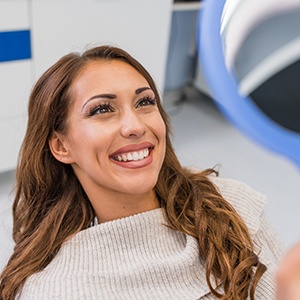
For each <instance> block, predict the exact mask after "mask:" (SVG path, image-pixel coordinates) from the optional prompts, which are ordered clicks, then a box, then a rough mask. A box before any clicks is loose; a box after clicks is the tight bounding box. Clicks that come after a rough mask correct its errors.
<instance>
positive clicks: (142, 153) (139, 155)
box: [135, 151, 144, 159]
mask: <svg viewBox="0 0 300 300" xmlns="http://www.w3.org/2000/svg"><path fill="white" fill-rule="evenodd" d="M135 153H136V152H135ZM136 154H137V153H136ZM137 157H138V158H137V159H143V158H144V151H140V153H139V154H137Z"/></svg>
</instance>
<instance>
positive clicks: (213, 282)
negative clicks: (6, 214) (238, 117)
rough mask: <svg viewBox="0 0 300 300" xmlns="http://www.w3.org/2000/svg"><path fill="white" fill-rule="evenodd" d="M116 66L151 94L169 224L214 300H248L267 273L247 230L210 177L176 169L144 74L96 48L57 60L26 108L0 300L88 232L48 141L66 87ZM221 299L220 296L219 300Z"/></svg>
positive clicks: (78, 193)
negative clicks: (97, 69)
mask: <svg viewBox="0 0 300 300" xmlns="http://www.w3.org/2000/svg"><path fill="white" fill-rule="evenodd" d="M95 60H122V61H124V62H126V63H128V64H130V65H131V66H133V67H134V68H135V69H136V70H137V71H138V72H140V74H142V75H143V76H144V78H145V79H146V80H147V81H148V83H149V85H150V87H151V88H152V90H153V91H154V93H155V95H156V99H157V103H158V108H159V111H160V113H161V116H162V118H163V120H164V122H165V125H166V129H167V134H166V155H165V159H164V162H163V165H162V168H161V171H160V174H159V179H158V182H157V184H156V186H155V192H156V195H157V197H158V199H159V201H160V204H161V206H162V207H163V208H164V211H165V216H166V219H167V221H168V224H169V226H170V227H171V228H173V229H174V230H179V231H181V232H184V233H186V234H189V235H191V236H193V237H195V238H196V239H197V240H198V241H199V250H200V253H199V255H200V256H201V257H202V258H203V259H204V260H205V262H206V279H207V284H208V286H209V288H210V290H211V292H212V294H213V295H215V296H216V297H217V298H219V299H223V300H225V299H228V300H229V299H236V300H237V299H247V297H248V296H250V298H251V299H254V293H255V288H256V286H257V283H258V281H259V279H260V278H261V276H262V274H263V273H264V271H265V270H266V267H265V266H264V265H263V264H262V263H260V262H259V259H258V256H257V255H256V254H255V253H254V250H253V243H252V240H251V237H250V234H249V232H248V229H247V227H246V225H245V223H244V222H243V221H242V219H241V218H240V217H239V215H238V214H237V212H236V211H235V210H234V208H233V207H232V206H231V205H230V204H229V203H228V202H227V201H226V200H224V199H223V198H222V196H221V195H220V194H219V192H218V191H217V189H216V188H215V186H214V185H213V183H212V182H211V181H210V180H209V176H208V175H210V174H212V173H216V172H215V171H214V170H212V169H208V170H205V171H202V172H198V173H195V172H191V171H190V170H188V169H186V168H183V167H182V166H181V165H180V163H179V161H178V159H177V157H176V155H175V152H174V150H173V147H172V144H171V141H170V124H169V119H168V116H167V114H166V112H165V110H164V109H163V107H162V104H161V101H160V96H159V93H158V91H157V89H156V86H155V83H154V81H153V79H152V77H151V76H150V74H149V73H148V72H147V71H146V70H145V69H144V67H143V66H142V65H141V64H140V63H139V62H138V61H136V60H135V59H134V58H133V57H131V56H130V55H129V54H128V53H127V52H125V51H124V50H121V49H119V48H116V47H112V46H99V47H95V48H92V49H89V50H87V51H85V52H84V53H83V54H78V53H71V54H68V55H66V56H64V57H62V58H61V59H60V60H59V61H57V62H56V63H55V64H54V65H53V66H52V67H50V68H49V69H48V70H47V71H46V72H45V73H44V74H43V75H42V76H41V77H40V79H39V80H38V81H37V82H36V84H35V85H34V87H33V90H32V92H31V95H30V98H29V105H28V124H27V131H26V134H25V137H24V140H23V143H22V146H21V149H20V153H19V159H18V167H17V172H16V183H15V199H14V204H13V221H14V225H13V238H14V241H15V248H14V252H13V254H12V256H11V257H10V259H9V261H8V263H7V265H6V267H5V269H4V270H3V272H2V274H1V276H0V299H2V300H11V299H14V298H15V296H16V295H17V294H18V292H19V291H20V289H21V288H22V286H23V284H24V282H25V281H26V279H27V278H28V277H29V276H30V275H32V274H34V273H36V272H39V271H41V270H43V269H44V268H45V267H46V266H47V265H48V264H49V263H50V262H51V260H52V259H53V258H54V256H55V255H56V254H57V252H58V251H59V249H60V247H61V245H62V243H63V242H65V241H66V240H67V239H69V238H71V237H72V236H73V235H75V234H76V233H78V232H79V231H81V230H83V229H86V228H88V227H90V226H92V225H93V222H94V218H95V212H94V210H93V207H92V205H91V203H90V201H89V199H88V197H87V195H86V194H85V192H84V190H83V188H82V186H81V185H80V183H79V181H78V179H77V177H76V176H75V174H74V172H73V169H72V167H71V166H70V165H66V164H63V163H61V162H59V161H57V160H56V159H55V158H54V157H53V155H52V153H51V151H50V149H49V139H50V137H51V136H52V134H53V132H54V131H58V132H65V131H66V129H67V128H66V120H67V117H68V110H69V106H70V102H71V100H70V99H71V90H72V83H73V82H74V80H75V78H76V76H78V74H79V72H80V71H81V70H82V69H83V67H84V66H86V65H87V64H88V63H89V62H91V61H95ZM221 291H222V292H221Z"/></svg>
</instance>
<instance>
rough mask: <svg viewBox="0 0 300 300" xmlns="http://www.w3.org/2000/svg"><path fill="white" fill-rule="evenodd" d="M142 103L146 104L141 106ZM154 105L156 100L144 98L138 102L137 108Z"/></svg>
mask: <svg viewBox="0 0 300 300" xmlns="http://www.w3.org/2000/svg"><path fill="white" fill-rule="evenodd" d="M142 102H144V103H145V102H147V103H146V104H142ZM156 104H157V102H156V99H154V98H151V97H149V96H146V97H144V98H142V99H140V100H139V101H138V103H137V107H138V106H155V105H156Z"/></svg>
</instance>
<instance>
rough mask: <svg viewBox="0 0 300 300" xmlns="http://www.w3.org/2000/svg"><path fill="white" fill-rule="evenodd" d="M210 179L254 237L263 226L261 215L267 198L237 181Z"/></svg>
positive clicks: (218, 178)
mask: <svg viewBox="0 0 300 300" xmlns="http://www.w3.org/2000/svg"><path fill="white" fill-rule="evenodd" d="M209 179H210V180H211V181H212V183H213V184H214V185H215V187H216V188H217V190H218V191H219V193H220V194H221V195H222V197H223V198H224V199H225V200H226V201H227V202H229V203H230V204H231V205H232V206H233V207H234V208H235V210H236V211H237V212H238V214H239V215H240V216H241V217H242V219H243V220H244V222H245V223H246V224H247V226H248V229H249V231H250V233H251V234H252V235H254V234H255V233H256V232H257V231H258V229H259V227H260V225H261V224H260V223H261V215H262V214H263V211H264V207H265V204H266V202H267V198H266V196H265V195H263V194H262V193H260V192H258V191H256V190H255V189H253V188H251V187H250V186H249V185H247V184H246V183H244V182H241V181H238V180H235V179H229V178H221V177H213V176H210V177H209Z"/></svg>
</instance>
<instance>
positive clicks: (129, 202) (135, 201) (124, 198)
mask: <svg viewBox="0 0 300 300" xmlns="http://www.w3.org/2000/svg"><path fill="white" fill-rule="evenodd" d="M97 200H98V201H97ZM97 200H93V199H91V198H90V201H91V203H92V205H93V207H94V210H95V213H96V216H97V218H98V222H99V223H104V222H108V221H113V220H116V219H120V218H125V217H129V216H132V215H135V214H138V213H142V212H145V211H149V210H152V209H155V208H158V207H159V206H160V205H159V201H158V199H157V198H156V196H155V192H154V191H153V190H151V191H149V192H147V193H146V194H142V195H132V194H130V195H124V194H122V195H118V196H117V197H114V198H111V197H109V198H106V199H103V198H102V199H101V200H99V199H97Z"/></svg>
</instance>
